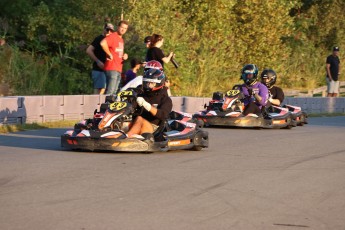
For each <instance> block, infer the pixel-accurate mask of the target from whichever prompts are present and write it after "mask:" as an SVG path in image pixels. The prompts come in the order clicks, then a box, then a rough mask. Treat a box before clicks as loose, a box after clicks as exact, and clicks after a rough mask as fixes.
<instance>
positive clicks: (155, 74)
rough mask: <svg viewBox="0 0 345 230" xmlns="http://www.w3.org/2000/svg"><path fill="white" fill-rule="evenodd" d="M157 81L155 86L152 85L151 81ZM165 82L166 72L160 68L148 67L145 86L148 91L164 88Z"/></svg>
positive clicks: (144, 80) (144, 81) (145, 74)
mask: <svg viewBox="0 0 345 230" xmlns="http://www.w3.org/2000/svg"><path fill="white" fill-rule="evenodd" d="M152 82H153V83H155V86H153V87H152V88H151V87H150V83H152ZM164 83H165V74H164V73H163V71H161V70H159V69H148V70H146V71H145V73H144V77H143V87H144V90H145V91H147V92H150V91H157V90H159V89H161V88H163V86H164Z"/></svg>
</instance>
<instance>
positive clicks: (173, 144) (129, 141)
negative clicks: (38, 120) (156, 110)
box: [61, 89, 208, 152]
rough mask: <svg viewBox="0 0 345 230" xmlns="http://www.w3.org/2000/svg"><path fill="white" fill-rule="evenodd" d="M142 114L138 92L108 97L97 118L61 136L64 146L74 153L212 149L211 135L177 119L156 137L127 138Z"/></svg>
mask: <svg viewBox="0 0 345 230" xmlns="http://www.w3.org/2000/svg"><path fill="white" fill-rule="evenodd" d="M140 110H141V109H140V108H139V107H138V106H137V104H136V92H135V90H132V89H130V90H128V91H123V92H120V93H119V94H118V95H117V96H107V97H106V101H105V103H103V104H102V105H101V106H100V110H99V111H97V110H95V112H94V116H93V118H91V119H86V120H83V121H81V122H79V123H77V124H76V125H75V127H74V129H73V130H68V131H66V132H65V133H64V134H63V135H62V136H61V146H62V147H63V148H65V149H72V150H87V151H114V152H156V151H169V150H183V149H192V150H201V149H202V148H207V147H208V132H206V131H203V130H202V129H201V127H200V126H198V125H197V124H196V123H193V122H187V121H183V120H175V119H167V120H166V121H163V122H162V124H161V125H160V126H159V128H158V129H157V130H156V131H155V132H154V133H153V134H150V133H146V134H142V135H136V136H135V137H131V138H127V137H126V135H125V132H126V131H128V129H129V126H130V124H131V122H132V120H133V119H134V118H135V116H137V115H140V113H141V111H140ZM172 114H173V112H172ZM190 116H191V115H190ZM118 135H120V137H118ZM115 136H116V138H115Z"/></svg>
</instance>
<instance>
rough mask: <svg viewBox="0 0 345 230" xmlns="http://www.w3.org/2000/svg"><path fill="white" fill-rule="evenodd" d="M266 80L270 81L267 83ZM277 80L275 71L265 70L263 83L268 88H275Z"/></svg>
mask: <svg viewBox="0 0 345 230" xmlns="http://www.w3.org/2000/svg"><path fill="white" fill-rule="evenodd" d="M266 79H269V80H268V81H266ZM276 80H277V74H276V72H274V70H273V69H264V70H263V71H262V73H261V82H262V83H263V84H264V85H266V86H267V88H271V87H272V86H274V84H275V83H276Z"/></svg>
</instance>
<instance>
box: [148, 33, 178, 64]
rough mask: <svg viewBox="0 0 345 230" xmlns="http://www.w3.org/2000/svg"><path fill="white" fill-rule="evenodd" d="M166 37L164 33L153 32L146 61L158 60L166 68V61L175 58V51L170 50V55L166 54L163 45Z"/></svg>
mask: <svg viewBox="0 0 345 230" xmlns="http://www.w3.org/2000/svg"><path fill="white" fill-rule="evenodd" d="M163 43H164V38H163V36H162V35H159V34H153V35H152V37H151V41H150V45H149V49H148V50H147V53H146V61H151V60H156V61H159V62H160V63H161V65H162V66H163V69H164V63H168V62H169V61H170V60H171V58H173V56H174V53H173V52H170V53H169V55H168V56H165V55H164V53H163V50H161V47H162V46H163Z"/></svg>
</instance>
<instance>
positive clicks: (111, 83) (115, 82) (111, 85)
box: [105, 70, 121, 94]
mask: <svg viewBox="0 0 345 230" xmlns="http://www.w3.org/2000/svg"><path fill="white" fill-rule="evenodd" d="M105 75H106V76H107V91H106V92H105V94H115V93H117V89H118V87H119V84H120V81H121V73H120V72H118V71H115V70H110V71H105Z"/></svg>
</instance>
